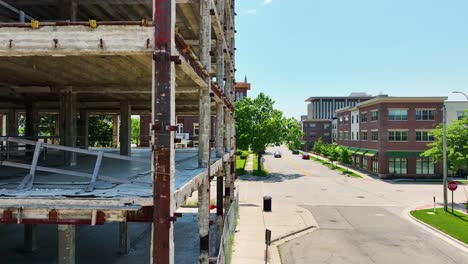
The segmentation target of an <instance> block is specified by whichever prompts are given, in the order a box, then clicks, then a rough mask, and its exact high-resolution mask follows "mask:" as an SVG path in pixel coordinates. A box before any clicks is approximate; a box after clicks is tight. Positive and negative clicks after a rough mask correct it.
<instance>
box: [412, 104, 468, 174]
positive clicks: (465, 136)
mask: <svg viewBox="0 0 468 264" xmlns="http://www.w3.org/2000/svg"><path fill="white" fill-rule="evenodd" d="M465 112H466V113H467V114H466V115H465V117H464V118H463V119H461V120H456V121H454V122H452V124H449V125H447V163H448V167H449V168H450V169H451V170H454V171H456V170H458V169H461V168H468V110H467V111H465ZM431 135H432V136H433V137H434V142H432V143H429V144H428V146H430V147H431V148H430V149H428V150H426V151H425V152H424V153H423V154H421V156H423V157H431V158H433V159H434V160H435V161H441V160H443V157H442V144H443V141H442V140H443V138H442V126H441V125H439V126H438V127H437V128H435V129H433V130H432V131H431Z"/></svg>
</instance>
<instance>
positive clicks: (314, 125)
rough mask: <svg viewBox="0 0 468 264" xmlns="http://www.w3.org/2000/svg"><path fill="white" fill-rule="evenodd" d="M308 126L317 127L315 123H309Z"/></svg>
mask: <svg viewBox="0 0 468 264" xmlns="http://www.w3.org/2000/svg"><path fill="white" fill-rule="evenodd" d="M309 127H310V128H316V127H317V124H315V123H310V124H309Z"/></svg>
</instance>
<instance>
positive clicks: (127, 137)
mask: <svg viewBox="0 0 468 264" xmlns="http://www.w3.org/2000/svg"><path fill="white" fill-rule="evenodd" d="M131 130H132V106H131V105H130V103H129V102H128V101H122V102H121V103H120V131H119V133H120V136H119V142H120V155H125V156H131V155H132V131H131Z"/></svg>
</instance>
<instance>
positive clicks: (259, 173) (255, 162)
mask: <svg viewBox="0 0 468 264" xmlns="http://www.w3.org/2000/svg"><path fill="white" fill-rule="evenodd" d="M252 158H253V165H252V175H254V176H261V177H265V176H267V175H268V171H267V170H265V168H264V167H263V164H260V166H261V170H260V171H258V170H257V165H258V159H257V154H254V155H253V157H252Z"/></svg>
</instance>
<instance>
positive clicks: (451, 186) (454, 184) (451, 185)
mask: <svg viewBox="0 0 468 264" xmlns="http://www.w3.org/2000/svg"><path fill="white" fill-rule="evenodd" d="M447 187H448V189H449V190H450V191H452V214H453V192H454V191H455V190H456V189H457V188H458V185H457V182H456V181H450V182H449V183H448V186H447Z"/></svg>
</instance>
